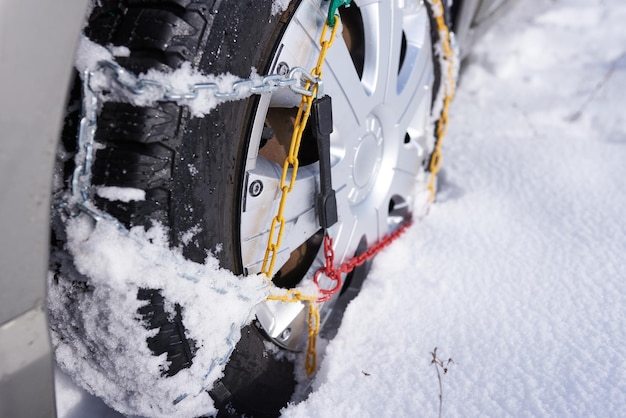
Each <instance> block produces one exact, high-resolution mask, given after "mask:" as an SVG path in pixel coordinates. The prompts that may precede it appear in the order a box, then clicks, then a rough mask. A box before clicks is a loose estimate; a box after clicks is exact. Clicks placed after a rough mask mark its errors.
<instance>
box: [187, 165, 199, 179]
mask: <svg viewBox="0 0 626 418" xmlns="http://www.w3.org/2000/svg"><path fill="white" fill-rule="evenodd" d="M187 168H188V169H189V174H191V176H192V177H195V176H196V175H197V174H198V168H197V167H196V166H195V165H193V164H187Z"/></svg>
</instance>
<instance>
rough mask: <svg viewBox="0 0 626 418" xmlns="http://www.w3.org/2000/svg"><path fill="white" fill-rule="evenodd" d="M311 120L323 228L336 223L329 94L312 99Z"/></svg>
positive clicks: (318, 202)
mask: <svg viewBox="0 0 626 418" xmlns="http://www.w3.org/2000/svg"><path fill="white" fill-rule="evenodd" d="M312 106H313V107H312V108H311V122H312V123H313V124H312V128H313V129H312V131H313V137H314V138H315V141H316V142H317V152H318V155H319V165H320V194H319V196H318V198H317V208H318V213H319V220H320V226H321V227H322V228H324V229H326V228H329V227H331V226H333V225H334V224H335V223H337V220H338V216H337V199H336V198H335V190H333V182H332V178H331V174H330V172H331V167H330V134H331V133H332V131H333V107H332V101H331V99H330V96H323V97H320V98H318V99H315V100H313V103H312Z"/></svg>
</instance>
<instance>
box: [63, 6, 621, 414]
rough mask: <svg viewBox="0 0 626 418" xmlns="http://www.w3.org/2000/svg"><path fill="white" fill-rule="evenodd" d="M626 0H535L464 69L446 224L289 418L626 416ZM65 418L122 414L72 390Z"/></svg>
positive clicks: (351, 321) (393, 262)
mask: <svg viewBox="0 0 626 418" xmlns="http://www.w3.org/2000/svg"><path fill="white" fill-rule="evenodd" d="M623 22H626V4H625V3H624V2H621V1H618V0H612V1H609V0H606V1H601V0H569V1H549V0H526V1H521V2H519V4H518V6H517V8H516V9H515V10H513V12H512V13H511V14H510V15H508V16H506V17H505V18H503V19H502V20H501V21H499V22H498V23H497V25H496V26H495V27H494V28H493V29H492V30H491V32H489V33H488V34H487V36H486V37H485V38H483V39H482V41H481V42H480V43H479V45H477V47H476V48H475V52H474V53H473V55H472V56H471V57H470V59H469V65H467V66H466V68H465V71H464V72H463V74H462V78H461V84H460V86H459V89H458V91H457V97H456V99H455V102H454V103H453V107H452V117H451V121H450V131H449V135H448V137H447V138H446V142H445V144H444V161H443V167H444V173H443V176H442V177H441V179H440V183H441V190H440V194H439V197H438V202H437V204H436V205H435V206H433V207H432V208H431V211H430V214H429V216H428V217H426V218H425V219H424V220H423V221H421V222H420V223H417V224H415V225H414V226H413V227H412V228H411V229H410V230H409V231H408V232H407V234H405V236H404V237H403V238H401V240H400V241H399V242H397V243H395V244H394V245H392V246H391V247H390V248H388V249H387V250H386V251H385V253H384V254H381V255H380V256H379V257H378V258H377V259H376V261H375V264H374V267H373V270H372V272H371V274H370V277H369V278H368V279H367V281H366V282H365V285H364V287H363V290H362V292H361V294H360V295H359V297H358V298H356V299H355V300H354V301H353V302H352V303H351V305H350V306H349V307H348V309H347V311H346V314H345V316H344V321H343V324H342V326H341V328H340V330H339V332H338V334H337V336H336V337H335V339H333V340H332V341H331V342H330V343H329V344H328V346H327V350H326V357H325V358H324V360H323V362H322V364H321V369H320V371H319V373H318V375H317V376H316V378H315V381H314V388H315V391H314V392H313V393H312V394H311V395H310V397H309V398H308V400H306V401H304V402H302V403H300V404H297V405H292V406H290V407H288V408H287V409H286V410H284V411H283V412H284V416H288V417H339V416H341V417H345V416H354V417H356V416H358V417H364V416H365V417H367V416H371V417H381V416H388V417H392V416H393V417H398V416H407V417H408V416H437V412H438V392H439V387H438V383H437V374H436V370H435V367H434V366H433V365H432V364H431V355H430V352H431V351H432V350H433V348H434V347H438V350H439V352H438V354H439V356H440V358H442V359H444V360H445V359H447V358H449V357H450V358H452V359H453V360H454V363H452V364H451V365H450V369H449V372H448V373H447V374H446V375H444V376H443V377H442V380H443V415H444V416H462V417H465V416H559V417H561V416H580V417H583V416H584V417H587V416H601V417H610V416H613V417H618V416H623V415H624V414H625V413H626V327H624V325H623V324H624V322H625V320H626V281H625V280H624V276H626V274H625V273H624V272H626V259H625V257H624V255H625V254H626V221H625V220H624V216H623V214H622V212H623V211H624V209H625V208H626V189H625V188H624V187H623V179H624V178H625V177H626V117H625V116H624V100H623V98H622V94H623V93H622V92H623V91H625V90H626V31H625V30H624V23H623ZM57 383H58V384H57V391H58V408H59V415H60V416H62V417H78V416H115V414H114V413H113V412H111V411H110V410H108V409H107V408H106V407H104V406H103V405H102V404H101V403H100V402H99V401H98V400H97V399H95V398H92V397H90V396H89V395H85V394H84V393H83V392H82V391H80V390H78V389H76V388H75V387H73V385H72V384H71V382H68V381H67V379H65V378H64V376H63V375H61V374H59V376H58V380H57Z"/></svg>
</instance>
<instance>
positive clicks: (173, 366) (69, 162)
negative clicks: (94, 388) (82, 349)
mask: <svg viewBox="0 0 626 418" xmlns="http://www.w3.org/2000/svg"><path fill="white" fill-rule="evenodd" d="M101 3H102V4H101V5H97V6H96V7H95V8H94V10H93V11H92V13H91V15H90V18H89V21H88V25H87V26H86V29H85V32H86V35H87V36H88V37H89V38H90V39H91V40H93V41H95V42H97V43H98V44H100V45H109V44H112V45H117V46H125V47H127V48H128V50H129V54H127V56H124V57H118V58H117V62H118V63H119V64H121V65H122V66H123V67H125V68H126V69H128V70H130V71H132V72H134V73H136V74H139V73H145V72H147V71H148V70H150V69H156V70H158V71H163V72H171V71H172V70H174V69H176V68H179V67H180V66H181V65H182V64H183V63H184V62H187V61H190V62H191V63H192V64H193V66H194V68H197V69H199V70H201V71H203V72H204V73H206V74H219V73H225V72H230V73H232V74H235V75H237V76H240V77H242V78H245V77H248V76H249V75H250V72H251V67H254V68H256V70H257V71H258V72H259V73H260V74H276V73H281V74H282V73H285V72H288V71H289V70H290V69H291V68H293V67H295V66H298V67H303V68H306V69H310V68H313V66H314V65H315V61H316V59H317V55H318V50H319V45H318V39H319V36H320V31H321V22H323V21H324V19H325V13H326V10H327V8H328V5H327V3H326V2H320V1H318V0H302V1H294V2H291V4H290V5H289V7H288V8H287V9H286V10H285V11H284V12H282V13H280V14H275V15H273V14H272V3H273V2H272V1H260V0H248V1H238V2H225V1H215V2H209V1H199V2H193V1H189V0H170V1H164V2H160V3H151V2H142V1H130V0H129V1H125V0H124V1H123V0H119V1H102V2H101ZM339 14H340V16H341V25H342V26H341V36H338V38H337V39H336V40H335V42H334V45H333V46H332V47H331V48H330V50H329V52H328V55H327V56H326V61H325V63H324V70H323V71H324V73H323V83H324V84H323V85H324V90H325V93H326V94H327V95H329V96H330V97H331V98H332V118H333V132H332V134H331V147H330V166H331V170H330V172H331V175H332V185H333V188H334V189H335V191H336V199H337V213H338V219H339V221H338V222H337V223H336V224H335V225H333V226H331V227H330V228H329V229H328V231H327V232H328V234H329V235H331V236H332V237H333V239H334V253H335V263H337V264H339V263H343V262H345V261H347V260H349V259H351V258H352V257H354V256H355V255H358V254H360V253H363V252H364V251H365V250H366V249H367V248H368V247H369V246H371V245H372V244H374V243H375V242H377V241H378V240H380V239H381V238H382V237H383V236H385V235H386V234H388V233H389V232H391V231H393V230H395V229H396V228H398V227H399V226H400V225H401V224H403V223H404V222H406V221H407V220H408V219H409V218H410V216H411V213H412V211H413V209H414V208H416V207H418V206H419V201H418V200H419V199H417V200H416V191H419V190H424V189H425V176H426V171H427V170H426V167H427V166H428V162H429V157H430V153H431V151H432V150H433V148H434V142H435V140H434V134H433V130H432V126H433V125H432V122H433V121H432V120H431V108H432V106H433V100H434V94H433V91H435V90H436V89H437V88H438V85H439V83H438V80H437V74H439V69H438V65H439V64H438V63H437V60H434V59H433V47H432V43H431V38H432V36H437V35H436V31H431V26H432V25H431V13H430V11H429V10H428V8H427V7H426V6H425V5H424V4H423V3H422V2H419V1H413V2H408V1H407V2H395V1H388V0H380V1H376V2H361V1H358V0H354V1H353V3H352V5H351V6H350V7H342V8H340V10H339ZM433 34H434V35H433ZM79 87H80V82H79V81H77V88H76V89H75V91H74V92H73V94H72V96H71V97H72V98H71V100H70V105H69V106H68V114H67V118H66V124H65V129H64V133H63V138H62V139H63V141H62V143H63V147H62V148H63V152H60V153H59V156H60V158H59V164H58V173H59V178H60V179H62V181H61V180H60V181H59V182H58V189H57V191H56V193H57V195H62V194H63V193H64V191H65V190H67V189H69V188H70V187H71V184H70V183H71V180H72V173H73V172H74V169H75V167H74V165H73V164H74V163H73V159H72V156H73V155H74V154H75V153H76V152H77V148H76V132H77V129H78V128H77V126H78V110H79V108H80V106H79V105H78V106H77V105H76V102H75V100H76V99H77V98H79V97H80V96H79V95H80V92H79V90H80V89H79ZM72 100H74V101H72ZM299 102H300V95H298V94H296V93H294V92H293V91H292V90H289V89H279V90H276V91H274V92H272V93H266V94H263V95H261V96H252V97H250V98H248V99H245V100H239V101H233V102H227V103H223V104H220V105H219V106H218V107H216V108H215V109H214V110H213V111H211V112H210V113H208V114H207V115H206V116H204V117H201V118H199V117H193V116H192V115H191V114H190V111H189V109H188V107H186V106H184V105H182V106H179V105H177V104H176V103H173V102H159V103H157V104H155V105H154V106H143V107H142V106H133V105H130V104H125V103H117V102H105V103H104V104H103V105H102V107H101V109H100V110H99V115H98V128H97V130H96V133H95V141H96V143H97V144H98V147H97V148H98V149H97V151H96V153H95V157H94V162H93V168H92V179H91V183H92V185H93V186H94V188H98V187H108V188H111V187H118V188H128V189H132V190H140V191H142V193H144V194H143V195H142V196H145V198H143V199H139V200H137V199H130V200H129V199H117V198H107V197H103V196H102V195H98V194H94V195H93V202H94V204H95V205H96V207H97V208H98V209H99V210H101V211H104V212H106V213H108V214H110V215H112V216H113V217H115V218H116V219H117V220H119V221H120V222H121V223H122V224H123V225H124V226H125V227H126V228H132V227H137V226H141V227H144V228H145V229H149V228H151V227H153V225H154V223H155V222H157V223H158V224H160V225H162V226H163V227H164V229H165V230H166V231H167V235H168V239H169V243H170V246H171V247H172V249H174V250H175V251H178V252H180V253H181V254H182V255H183V256H184V257H185V258H186V259H187V260H191V261H193V262H196V263H204V262H205V259H206V257H207V252H210V253H212V254H213V255H215V257H217V259H218V260H219V263H220V265H221V266H222V267H223V268H225V269H228V270H230V271H232V272H234V273H235V274H238V275H251V274H256V273H259V272H260V271H261V266H262V263H263V259H264V254H265V251H266V247H267V241H268V236H269V231H270V223H271V220H272V218H273V217H274V215H275V214H276V208H277V202H278V200H279V198H280V193H279V179H280V176H281V167H282V165H283V161H284V159H285V156H286V154H287V149H288V148H289V143H290V139H291V131H292V130H293V120H294V118H295V114H296V111H297V106H298V104H299ZM78 103H80V102H78ZM299 160H300V168H299V170H298V173H297V177H296V180H295V187H294V188H293V191H292V192H291V193H290V195H289V197H288V199H287V203H286V206H285V212H284V213H285V219H286V226H285V228H286V233H285V237H284V239H283V241H282V245H281V247H280V251H279V252H278V254H277V261H276V274H275V276H274V278H273V281H274V284H275V285H276V286H278V287H282V288H294V287H296V286H298V285H301V284H302V283H307V282H310V281H311V280H312V277H313V274H314V272H315V271H317V270H318V269H319V268H320V267H322V266H323V265H324V262H325V255H324V250H323V245H322V242H323V237H324V233H325V231H324V230H323V229H322V228H321V227H320V222H319V220H318V209H317V206H316V196H317V194H318V192H319V188H320V185H319V178H320V164H319V160H320V156H319V155H318V151H317V147H316V146H315V143H314V140H313V138H312V133H311V131H310V129H307V130H306V131H305V134H304V137H303V139H302V147H301V149H300V153H299ZM66 221H67V214H66V213H64V212H63V209H57V210H55V211H54V212H53V220H52V231H53V243H52V256H51V271H52V272H53V280H52V281H51V299H53V300H52V301H51V302H50V305H51V306H52V308H51V323H52V328H53V332H54V337H55V339H56V341H63V340H67V339H69V338H82V339H85V340H88V339H89V336H86V335H85V327H84V326H83V325H82V324H84V323H85V322H86V321H87V319H86V318H85V315H83V314H82V313H81V312H80V309H78V308H75V306H76V301H77V299H80V298H81V297H83V295H85V294H89V293H90V292H95V290H94V289H93V288H92V286H91V285H90V279H89V277H88V275H85V274H84V273H79V271H78V269H77V268H75V266H73V263H72V260H71V256H70V254H69V252H68V249H67V247H68V245H67V240H68V238H67V235H66V231H65V225H66ZM190 236H191V237H192V239H190V238H189V237H190ZM366 270H367V264H366V265H364V266H362V267H360V268H358V269H357V270H355V271H354V272H352V273H351V274H350V275H348V277H347V278H346V280H345V283H344V285H343V288H342V289H341V292H340V293H338V294H337V295H336V296H335V297H333V298H332V299H331V300H330V301H328V302H325V303H324V304H323V305H322V308H321V318H322V320H321V322H322V325H323V327H324V328H323V332H325V334H326V335H332V334H333V330H334V329H336V327H337V326H338V323H339V322H340V320H341V314H342V310H343V308H345V305H346V304H347V301H348V300H349V299H350V298H352V297H354V295H355V294H356V293H357V292H358V289H359V288H360V285H361V283H362V281H363V278H364V276H365V273H366ZM68 283H69V284H70V285H68ZM321 285H322V286H330V284H329V283H325V282H324V281H322V283H321ZM133 298H134V299H136V301H137V302H138V303H139V305H138V306H139V308H137V309H136V310H135V311H132V312H128V315H130V316H134V317H136V318H135V320H136V321H139V322H142V323H143V324H144V325H145V327H147V328H148V329H151V330H153V335H152V336H151V337H150V338H149V339H148V340H147V341H146V344H147V348H148V349H149V352H150V353H151V355H153V356H156V357H158V356H160V357H159V358H160V359H161V360H162V361H161V364H160V366H159V367H160V370H161V375H162V376H163V379H168V378H172V377H173V376H176V375H177V374H178V373H180V372H181V371H183V370H185V369H187V368H189V367H191V366H192V365H193V364H194V359H195V357H196V353H197V351H198V350H202V347H201V346H200V347H199V346H197V345H196V342H195V341H194V340H193V339H190V338H188V335H189V333H188V331H189V330H188V329H187V327H188V323H189V321H187V319H188V318H187V317H186V314H187V311H188V310H189V307H186V306H184V305H180V304H175V306H173V307H172V306H169V305H168V303H169V302H168V300H167V298H165V297H164V295H163V292H162V289H160V288H158V287H155V288H151V287H150V286H145V287H144V288H141V289H140V290H139V291H138V292H137V294H136V295H133ZM170 305H171V304H170ZM73 306H74V307H73ZM63 309H65V310H64V311H63ZM61 311H63V313H62V314H60V313H59V312H61ZM104 311H105V312H107V311H106V310H104ZM81 315H82V316H81ZM107 315H108V314H107ZM110 315H111V318H102V321H103V322H106V321H113V320H114V319H112V318H113V316H114V315H113V314H110ZM116 315H119V313H116ZM256 318H257V319H256V320H255V321H254V322H253V323H252V324H251V325H250V326H248V327H246V328H244V330H243V331H242V338H241V340H240V341H239V343H238V344H237V346H236V348H235V351H234V352H233V353H232V355H231V357H230V360H229V362H228V364H227V365H226V366H225V370H224V375H223V377H222V378H221V379H219V380H218V381H216V382H215V384H214V385H213V386H212V389H211V391H210V395H211V397H212V399H213V402H214V403H215V405H216V406H217V407H218V408H219V409H220V414H221V415H224V416H228V415H229V414H235V415H237V414H248V415H253V416H275V415H277V414H278V411H279V410H280V408H282V407H283V406H285V405H286V403H287V402H288V401H289V399H290V397H291V395H292V393H293V391H294V387H295V380H294V365H293V363H292V362H291V361H289V360H287V357H289V356H284V355H278V356H276V355H274V354H273V353H274V352H275V351H276V350H275V349H274V348H272V345H273V346H277V347H280V350H285V351H286V352H289V351H294V352H298V351H300V350H302V348H303V346H304V345H305V344H306V339H307V336H308V331H307V323H306V309H305V305H304V304H302V303H281V302H273V301H268V302H265V303H263V304H261V305H260V306H259V307H258V310H257V317H256ZM68 320H69V321H71V322H72V326H65V325H64V323H67V321H68ZM209 320H210V319H209ZM86 345H87V346H89V344H86ZM92 345H93V344H92ZM94 353H96V354H94ZM106 354H107V353H106V350H104V351H102V350H100V349H93V350H90V351H89V352H88V353H82V355H83V356H93V359H92V360H91V361H93V362H98V361H99V357H102V356H103V355H104V356H105V355H106ZM66 363H67V362H66ZM65 366H66V367H69V366H68V365H67V364H65ZM131 380H132V379H131ZM138 380H140V379H139V378H138ZM84 384H86V385H88V386H89V385H90V383H89V382H85V383H84ZM125 390H126V391H132V390H133V389H132V387H130V388H126V389H125ZM100 396H104V397H105V401H107V402H109V403H112V404H114V405H115V407H116V408H118V409H120V408H121V409H122V412H124V413H127V414H144V415H148V414H149V413H148V412H146V409H133V408H135V407H136V405H129V404H128V402H127V404H124V402H123V401H122V402H120V401H119V400H113V399H107V398H106V396H105V395H101V394H100ZM118 396H119V395H118ZM133 396H139V397H140V396H141V395H140V394H139V395H137V394H136V393H134V394H133ZM129 399H134V398H132V397H130V396H129ZM150 408H152V409H150ZM155 408H156V407H154V406H149V409H148V410H147V411H152V413H154V411H156V410H158V408H157V409H155Z"/></svg>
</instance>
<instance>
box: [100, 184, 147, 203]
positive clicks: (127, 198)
mask: <svg viewBox="0 0 626 418" xmlns="http://www.w3.org/2000/svg"><path fill="white" fill-rule="evenodd" d="M96 194H97V195H98V196H100V197H101V198H103V199H107V200H111V201H120V202H132V201H135V202H136V201H142V200H146V191H145V190H141V189H135V188H132V187H117V186H101V187H97V188H96Z"/></svg>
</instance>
